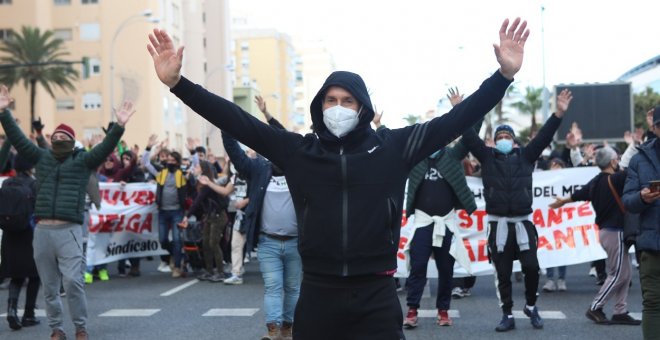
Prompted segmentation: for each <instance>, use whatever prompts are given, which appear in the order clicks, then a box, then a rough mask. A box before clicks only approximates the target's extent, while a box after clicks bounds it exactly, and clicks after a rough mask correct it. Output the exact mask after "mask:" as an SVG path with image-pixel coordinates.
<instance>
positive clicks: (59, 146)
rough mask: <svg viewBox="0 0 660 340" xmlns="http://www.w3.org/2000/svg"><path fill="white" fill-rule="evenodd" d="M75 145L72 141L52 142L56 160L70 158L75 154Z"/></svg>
mask: <svg viewBox="0 0 660 340" xmlns="http://www.w3.org/2000/svg"><path fill="white" fill-rule="evenodd" d="M74 143H75V142H74V141H72V140H56V141H53V142H51V145H52V150H53V156H55V159H57V160H58V161H61V160H63V159H66V158H67V157H69V156H70V155H71V154H72V153H73V146H74V145H75V144H74Z"/></svg>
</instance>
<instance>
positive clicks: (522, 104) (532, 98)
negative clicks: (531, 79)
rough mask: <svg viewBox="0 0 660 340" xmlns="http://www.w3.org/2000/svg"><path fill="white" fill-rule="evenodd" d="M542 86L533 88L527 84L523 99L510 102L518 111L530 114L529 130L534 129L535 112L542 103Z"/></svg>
mask: <svg viewBox="0 0 660 340" xmlns="http://www.w3.org/2000/svg"><path fill="white" fill-rule="evenodd" d="M542 93H543V89H542V88H533V87H531V86H528V87H527V88H526V89H525V97H524V99H523V100H521V101H519V102H516V103H513V104H511V105H512V106H513V107H515V108H516V109H518V110H519V111H520V112H522V113H525V114H529V115H531V116H532V126H531V132H534V131H536V112H537V111H538V110H540V109H541V105H542V100H543V99H542V98H543V97H542Z"/></svg>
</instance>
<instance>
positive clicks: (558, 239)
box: [552, 228, 575, 249]
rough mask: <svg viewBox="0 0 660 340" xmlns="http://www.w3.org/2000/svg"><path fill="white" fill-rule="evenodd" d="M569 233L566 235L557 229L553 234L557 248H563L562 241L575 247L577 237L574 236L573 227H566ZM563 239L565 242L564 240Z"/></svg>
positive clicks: (570, 246)
mask: <svg viewBox="0 0 660 340" xmlns="http://www.w3.org/2000/svg"><path fill="white" fill-rule="evenodd" d="M566 232H567V233H568V235H565V234H564V233H563V232H562V231H561V230H555V231H553V232H552V234H553V235H554V237H555V249H561V248H562V243H566V245H567V246H568V247H569V248H575V238H574V237H573V229H571V228H568V229H566ZM562 241H563V242H562Z"/></svg>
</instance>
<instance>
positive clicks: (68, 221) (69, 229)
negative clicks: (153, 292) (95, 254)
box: [0, 85, 135, 340]
mask: <svg viewBox="0 0 660 340" xmlns="http://www.w3.org/2000/svg"><path fill="white" fill-rule="evenodd" d="M11 102H12V98H11V97H10V96H9V91H8V90H7V87H6V86H4V85H0V123H1V124H2V127H3V129H4V130H5V133H6V134H7V138H8V140H9V141H10V142H11V144H12V145H13V146H14V148H16V150H17V152H18V155H20V156H21V157H24V158H25V159H26V160H27V161H28V162H31V163H33V164H36V166H35V169H36V172H35V177H36V179H37V183H39V186H38V188H37V195H36V196H37V197H36V205H35V210H34V215H35V217H36V219H37V221H38V222H37V226H36V228H35V230H34V240H33V248H34V260H35V262H36V264H37V271H38V272H39V276H40V277H41V280H42V283H43V288H44V297H45V300H46V301H45V305H46V316H47V318H48V325H49V326H50V328H51V330H52V333H51V336H50V338H51V340H59V339H66V335H65V333H64V329H63V325H62V324H63V320H62V319H63V317H62V301H61V299H60V284H63V286H64V289H65V291H66V296H67V300H68V303H69V313H70V315H71V319H72V320H73V323H74V325H75V328H76V340H84V339H87V329H86V328H87V327H86V326H87V299H86V297H85V290H84V283H83V273H84V271H85V259H84V257H83V244H82V242H83V237H82V224H83V219H84V218H83V216H84V213H85V193H86V188H87V183H88V181H89V176H90V174H91V173H92V171H96V169H97V168H98V167H99V166H100V165H101V164H102V163H103V161H104V160H105V159H106V157H108V155H110V153H112V151H113V150H114V148H115V145H117V143H118V142H119V139H120V138H121V136H122V134H123V133H124V125H125V124H126V123H127V122H128V120H129V118H130V117H131V116H132V115H133V113H135V111H134V110H133V104H132V103H130V102H125V103H124V104H123V105H122V107H121V109H119V110H117V113H116V116H117V124H115V125H114V126H113V128H112V129H111V130H110V131H109V132H108V134H107V135H106V136H105V139H104V140H103V142H102V143H101V144H99V145H97V146H96V147H94V148H93V149H91V150H90V151H89V152H85V151H83V150H80V149H74V144H75V136H76V135H75V132H74V131H73V129H72V128H71V127H70V126H68V125H66V124H60V125H59V126H58V127H57V128H56V129H55V131H53V135H52V136H51V145H52V148H51V149H42V148H39V147H38V146H36V145H34V143H32V142H31V141H30V140H29V139H28V138H27V137H25V135H24V134H23V132H22V131H21V129H20V128H19V127H18V125H17V124H16V122H15V121H14V118H13V117H12V115H11V113H10V112H9V110H8V109H7V107H8V106H9V104H10V103H11Z"/></svg>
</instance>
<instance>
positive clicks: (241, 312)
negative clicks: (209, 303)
mask: <svg viewBox="0 0 660 340" xmlns="http://www.w3.org/2000/svg"><path fill="white" fill-rule="evenodd" d="M258 311H259V308H213V309H209V311H208V312H206V313H204V314H202V316H253V315H254V314H256V313H257V312H258Z"/></svg>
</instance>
